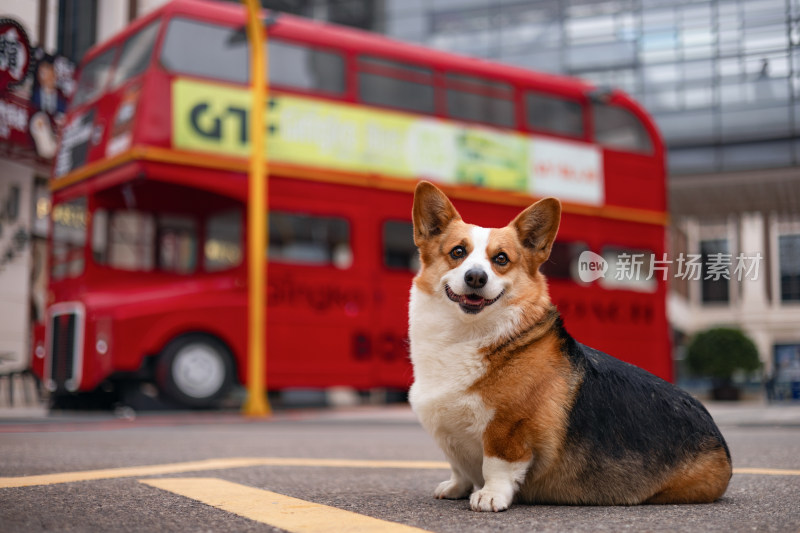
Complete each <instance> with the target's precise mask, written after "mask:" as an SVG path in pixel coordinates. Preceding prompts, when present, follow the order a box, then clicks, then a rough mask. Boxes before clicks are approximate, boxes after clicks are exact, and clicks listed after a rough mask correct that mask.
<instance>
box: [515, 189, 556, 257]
mask: <svg viewBox="0 0 800 533" xmlns="http://www.w3.org/2000/svg"><path fill="white" fill-rule="evenodd" d="M560 223H561V202H559V201H558V200H557V199H556V198H545V199H544V200H539V201H538V202H536V203H535V204H533V205H532V206H530V207H529V208H527V209H526V210H525V211H523V212H522V213H520V214H519V215H518V216H517V218H515V219H514V221H513V222H512V223H511V226H512V227H513V228H514V229H516V231H517V236H518V238H519V241H520V242H521V243H522V245H523V246H524V247H525V249H526V250H527V251H528V252H529V253H532V254H533V258H534V261H535V262H536V265H537V268H538V265H541V264H542V263H544V262H545V261H547V258H548V257H550V250H551V249H552V248H553V241H554V240H555V239H556V234H557V233H558V226H559V224H560Z"/></svg>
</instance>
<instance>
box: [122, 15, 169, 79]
mask: <svg viewBox="0 0 800 533" xmlns="http://www.w3.org/2000/svg"><path fill="white" fill-rule="evenodd" d="M160 22H161V21H159V20H157V21H155V22H152V23H150V25H148V26H146V27H145V28H144V29H142V30H140V31H139V32H138V33H137V34H136V35H134V36H133V37H131V38H130V39H128V40H127V41H126V42H125V44H124V45H122V53H120V56H119V61H117V68H116V70H115V71H114V80H113V81H112V82H111V86H112V87H119V86H120V85H122V84H123V83H125V82H126V81H128V80H129V79H131V78H134V77H136V76H138V75H139V74H141V73H142V72H144V71H145V70H146V69H147V66H148V65H149V64H150V56H152V55H153V46H154V45H155V42H156V35H158V26H159V24H160Z"/></svg>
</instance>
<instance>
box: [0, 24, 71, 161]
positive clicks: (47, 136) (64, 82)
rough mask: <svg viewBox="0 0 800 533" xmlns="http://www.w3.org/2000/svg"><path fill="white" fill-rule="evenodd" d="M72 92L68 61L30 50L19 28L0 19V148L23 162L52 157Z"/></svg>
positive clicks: (26, 39) (46, 159) (24, 33)
mask: <svg viewBox="0 0 800 533" xmlns="http://www.w3.org/2000/svg"><path fill="white" fill-rule="evenodd" d="M74 90H75V65H74V64H73V63H72V62H71V61H70V60H69V59H67V58H65V57H61V56H52V55H49V54H47V53H45V52H44V50H42V49H41V48H31V47H30V42H29V41H28V36H27V34H26V32H25V30H24V29H23V27H22V25H21V24H19V23H18V22H17V21H15V20H12V19H0V144H5V145H8V146H10V147H13V150H9V151H10V152H12V153H14V154H19V155H20V156H22V157H24V158H29V157H31V156H34V157H36V158H38V159H40V160H44V161H49V160H50V159H52V158H53V156H54V155H55V152H56V139H57V135H58V130H59V128H60V127H61V123H62V121H63V116H64V113H65V112H66V108H67V101H68V100H69V97H70V96H72V93H73V92H74Z"/></svg>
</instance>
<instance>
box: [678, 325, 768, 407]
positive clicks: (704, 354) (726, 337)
mask: <svg viewBox="0 0 800 533" xmlns="http://www.w3.org/2000/svg"><path fill="white" fill-rule="evenodd" d="M686 365H687V366H688V367H689V370H691V371H692V372H693V373H694V374H697V375H700V376H708V377H710V378H712V379H713V381H714V389H713V391H712V392H713V394H714V397H715V399H738V389H735V392H731V389H732V388H734V387H732V383H733V381H732V378H733V374H734V372H736V371H737V370H742V371H744V372H748V373H750V372H754V371H756V370H758V369H759V368H761V360H760V359H759V358H758V349H757V348H756V345H755V344H754V343H753V341H751V340H750V338H749V337H747V335H745V334H744V333H742V331H741V330H738V329H733V328H712V329H709V330H706V331H703V332H701V333H698V334H697V335H695V337H694V338H693V339H692V341H691V342H690V343H689V347H688V350H687V354H686Z"/></svg>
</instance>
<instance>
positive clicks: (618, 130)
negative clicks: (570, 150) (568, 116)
mask: <svg viewBox="0 0 800 533" xmlns="http://www.w3.org/2000/svg"><path fill="white" fill-rule="evenodd" d="M592 108H593V118H594V136H595V139H596V140H597V142H598V143H600V144H602V145H603V146H607V147H609V148H616V149H619V150H629V151H633V152H652V150H653V144H652V142H651V141H650V135H649V134H648V133H647V129H646V128H645V127H644V124H642V123H641V121H639V119H638V118H636V117H635V116H634V115H633V113H631V112H630V111H628V110H627V109H623V108H621V107H618V106H612V105H606V104H601V103H595V104H593V105H592Z"/></svg>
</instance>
